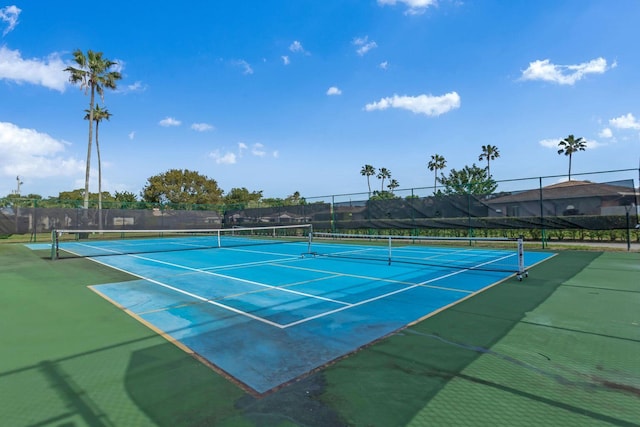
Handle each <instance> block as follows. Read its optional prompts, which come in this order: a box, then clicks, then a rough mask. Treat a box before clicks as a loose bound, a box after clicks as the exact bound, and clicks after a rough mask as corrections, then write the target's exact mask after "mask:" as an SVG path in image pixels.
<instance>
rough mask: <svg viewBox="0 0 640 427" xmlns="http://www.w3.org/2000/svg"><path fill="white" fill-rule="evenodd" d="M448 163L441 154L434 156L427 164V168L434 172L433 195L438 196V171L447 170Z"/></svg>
mask: <svg viewBox="0 0 640 427" xmlns="http://www.w3.org/2000/svg"><path fill="white" fill-rule="evenodd" d="M446 165H447V161H446V160H445V158H444V157H442V156H441V155H440V154H434V155H432V156H431V160H429V163H427V167H428V168H429V170H430V171H431V172H433V194H436V187H437V183H438V171H439V170H442V169H444V168H445V166H446Z"/></svg>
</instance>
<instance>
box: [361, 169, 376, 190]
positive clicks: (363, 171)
mask: <svg viewBox="0 0 640 427" xmlns="http://www.w3.org/2000/svg"><path fill="white" fill-rule="evenodd" d="M375 174H376V169H375V168H374V167H373V166H371V165H364V166H363V167H362V169H361V170H360V175H362V176H366V177H367V187H369V197H371V182H369V177H370V176H373V175H375Z"/></svg>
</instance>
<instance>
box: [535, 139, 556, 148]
mask: <svg viewBox="0 0 640 427" xmlns="http://www.w3.org/2000/svg"><path fill="white" fill-rule="evenodd" d="M561 140H562V138H558V139H543V140H541V141H538V144H540V145H542V146H543V147H545V148H558V143H559V142H560V141H561Z"/></svg>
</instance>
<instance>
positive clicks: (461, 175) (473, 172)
mask: <svg viewBox="0 0 640 427" xmlns="http://www.w3.org/2000/svg"><path fill="white" fill-rule="evenodd" d="M558 147H560V148H559V149H558V154H564V155H565V156H567V157H569V175H568V179H569V181H571V163H572V159H573V155H574V154H575V153H577V152H578V151H585V150H586V147H587V144H586V141H585V140H584V139H583V138H576V137H575V136H574V135H569V136H567V137H566V138H564V139H563V140H561V141H560V142H558ZM498 157H500V150H499V149H498V147H496V146H495V145H491V144H487V145H483V146H482V152H481V153H480V155H479V156H478V161H483V160H486V161H487V166H486V167H479V166H477V165H476V164H475V163H473V164H472V165H471V166H464V167H463V168H462V169H460V170H456V169H451V170H450V171H449V174H448V175H445V174H444V173H442V171H443V170H444V169H445V167H446V166H447V160H446V159H445V158H444V157H443V156H442V155H440V154H433V155H432V156H431V159H430V160H429V162H428V163H427V168H428V169H429V170H430V171H431V172H433V194H434V195H437V194H444V195H453V194H476V195H478V194H491V193H494V192H495V191H496V190H497V188H498V183H497V182H496V181H495V180H494V179H493V176H492V175H491V161H493V160H495V159H497V158H498ZM438 172H440V176H438ZM360 174H361V175H363V176H365V177H366V178H367V186H368V188H369V197H370V198H393V197H394V195H393V190H394V189H395V188H397V187H398V182H397V181H396V180H393V181H394V185H391V183H390V184H389V185H388V186H387V187H388V188H389V190H390V191H389V192H386V191H383V190H384V188H381V191H379V192H377V191H374V192H373V193H372V192H371V182H370V180H369V178H370V177H372V176H374V175H375V176H376V177H377V178H378V179H381V180H382V186H383V187H384V179H385V178H390V177H391V172H390V171H389V170H388V169H386V168H380V169H378V172H377V175H376V169H375V168H374V167H373V166H371V165H369V164H366V165H364V166H363V167H362V169H361V170H360ZM438 183H439V184H440V188H438Z"/></svg>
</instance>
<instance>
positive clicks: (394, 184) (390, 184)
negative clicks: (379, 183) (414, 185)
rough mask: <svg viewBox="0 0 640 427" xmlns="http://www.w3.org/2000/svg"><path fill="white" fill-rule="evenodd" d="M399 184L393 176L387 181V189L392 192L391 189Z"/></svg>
mask: <svg viewBox="0 0 640 427" xmlns="http://www.w3.org/2000/svg"><path fill="white" fill-rule="evenodd" d="M399 186H400V183H399V182H398V181H397V180H396V179H395V178H394V179H392V180H391V181H389V184H388V185H387V188H388V189H389V191H391V193H393V190H395V189H396V188H398V187H399Z"/></svg>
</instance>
